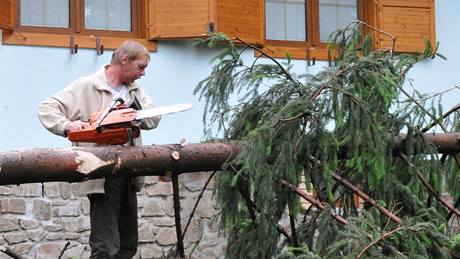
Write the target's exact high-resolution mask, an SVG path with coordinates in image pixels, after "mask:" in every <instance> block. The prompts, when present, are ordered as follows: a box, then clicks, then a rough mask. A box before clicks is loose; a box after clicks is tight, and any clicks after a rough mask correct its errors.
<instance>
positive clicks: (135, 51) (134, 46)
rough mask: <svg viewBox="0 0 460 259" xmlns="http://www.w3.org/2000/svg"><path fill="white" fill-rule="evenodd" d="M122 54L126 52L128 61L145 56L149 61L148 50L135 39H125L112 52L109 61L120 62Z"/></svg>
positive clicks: (112, 62)
mask: <svg viewBox="0 0 460 259" xmlns="http://www.w3.org/2000/svg"><path fill="white" fill-rule="evenodd" d="M124 54H127V56H128V60H129V61H133V60H136V59H138V58H141V57H147V58H148V60H149V61H150V55H149V51H148V50H147V48H146V47H145V46H144V45H142V44H140V43H139V42H137V41H132V40H127V41H125V42H123V43H122V44H121V45H120V46H119V47H118V48H117V49H116V50H115V51H114V52H113V54H112V60H111V61H110V63H111V64H121V60H122V58H123V55H124Z"/></svg>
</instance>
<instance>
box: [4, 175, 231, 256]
mask: <svg viewBox="0 0 460 259" xmlns="http://www.w3.org/2000/svg"><path fill="white" fill-rule="evenodd" d="M209 174H210V173H206V172H203V173H190V174H182V175H180V176H179V183H180V202H181V223H182V229H184V227H185V224H186V223H187V221H188V218H189V215H190V212H191V210H192V209H193V206H194V205H195V202H196V199H197V197H198V195H199V193H200V191H201V189H202V187H203V186H204V183H205V181H206V180H207V178H208V176H209ZM212 188H213V181H211V183H210V185H209V186H208V188H207V189H206V191H205V193H204V196H203V198H202V200H201V201H200V204H199V206H198V209H197V211H196V212H195V217H194V219H193V220H192V223H191V224H190V226H189V228H188V230H187V233H186V235H185V237H184V243H185V247H186V255H187V258H221V257H223V255H224V251H225V247H226V244H225V243H226V242H225V236H224V234H223V233H220V232H219V229H218V224H219V223H218V222H217V220H216V214H217V211H216V209H215V206H214V203H213V201H212ZM172 193H173V191H172V184H171V182H165V181H160V180H159V178H158V177H155V176H148V177H146V186H145V188H144V189H143V190H142V191H141V192H139V193H138V216H139V225H138V227H139V246H138V253H137V255H136V256H135V257H134V258H136V259H144V258H161V257H167V255H168V252H170V249H171V248H172V247H174V246H175V244H176V241H177V240H176V229H175V223H174V210H173V197H172ZM0 213H1V214H0V215H1V217H0V245H1V246H6V247H9V248H10V249H12V250H14V251H15V252H17V253H18V254H21V255H22V256H24V257H25V258H43V259H44V258H47V259H48V258H58V257H59V255H60V254H61V252H62V250H63V249H64V246H65V245H66V243H68V242H69V245H68V247H67V249H66V250H65V252H64V254H63V256H62V257H61V258H72V259H77V258H88V257H89V252H90V250H89V245H88V239H89V233H90V221H89V201H88V199H87V198H86V197H77V196H75V195H74V193H73V191H72V186H71V185H70V184H69V183H63V182H59V183H58V182H50V183H44V184H43V185H42V184H41V183H34V184H22V185H18V186H16V185H8V186H0ZM3 258H10V257H9V256H7V255H5V254H3V253H0V259H3Z"/></svg>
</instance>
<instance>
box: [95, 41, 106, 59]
mask: <svg viewBox="0 0 460 259" xmlns="http://www.w3.org/2000/svg"><path fill="white" fill-rule="evenodd" d="M96 53H97V55H98V56H100V55H102V54H104V45H102V44H101V38H99V37H96Z"/></svg>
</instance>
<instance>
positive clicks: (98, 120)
mask: <svg viewBox="0 0 460 259" xmlns="http://www.w3.org/2000/svg"><path fill="white" fill-rule="evenodd" d="M118 103H120V104H123V103H125V101H124V100H123V98H120V97H119V98H117V99H115V100H113V101H112V102H110V104H109V105H108V106H107V108H105V110H104V111H103V112H102V114H101V116H99V118H98V119H97V120H96V129H97V128H99V125H101V122H102V121H103V120H104V119H105V117H107V115H108V114H109V112H110V111H111V110H112V109H113V108H114V107H115V106H117V105H118ZM98 131H99V130H98Z"/></svg>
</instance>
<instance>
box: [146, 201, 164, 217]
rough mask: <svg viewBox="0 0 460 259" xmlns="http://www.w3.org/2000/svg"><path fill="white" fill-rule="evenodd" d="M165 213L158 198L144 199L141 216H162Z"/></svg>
mask: <svg viewBox="0 0 460 259" xmlns="http://www.w3.org/2000/svg"><path fill="white" fill-rule="evenodd" d="M164 215H166V213H165V209H164V208H163V206H162V204H161V200H160V199H149V200H146V202H145V205H144V208H143V209H142V216H143V217H145V216H147V217H148V216H164Z"/></svg>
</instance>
